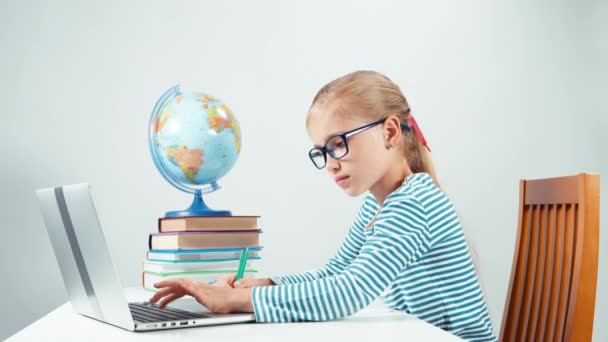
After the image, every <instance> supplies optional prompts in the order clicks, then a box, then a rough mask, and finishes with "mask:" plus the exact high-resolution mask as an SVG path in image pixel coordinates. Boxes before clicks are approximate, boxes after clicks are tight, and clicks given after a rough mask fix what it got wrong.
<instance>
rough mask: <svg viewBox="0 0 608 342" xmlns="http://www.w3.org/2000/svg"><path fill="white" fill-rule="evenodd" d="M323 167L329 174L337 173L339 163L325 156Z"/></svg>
mask: <svg viewBox="0 0 608 342" xmlns="http://www.w3.org/2000/svg"><path fill="white" fill-rule="evenodd" d="M325 167H327V171H329V172H330V173H332V172H336V171H339V170H340V161H339V160H336V159H334V158H332V157H330V156H327V165H326V166H325Z"/></svg>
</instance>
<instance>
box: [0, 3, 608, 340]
mask: <svg viewBox="0 0 608 342" xmlns="http://www.w3.org/2000/svg"><path fill="white" fill-rule="evenodd" d="M607 16H608V6H607V3H606V1H594V0H581V1H574V0H570V1H566V0H561V1H559V0H558V1H548V0H547V1H542V0H539V1H502V2H498V1H478V2H475V1H459V2H454V1H424V2H423V1H379V0H375V1H369V2H355V1H305V2H304V1H300V2H279V1H240V2H235V1H222V2H221V3H220V2H205V1H192V2H182V1H156V2H154V1H98V2H84V1H80V2H78V1H72V2H66V1H53V2H50V1H48V2H46V1H13V0H10V1H2V2H0V49H1V50H0V52H1V53H0V75H1V76H0V104H1V105H2V108H1V114H0V115H1V121H2V125H1V126H0V127H1V128H2V134H1V135H0V153H1V156H2V158H1V159H0V160H1V162H2V167H1V168H0V185H1V187H0V188H1V192H0V215H1V217H0V219H1V221H0V222H2V223H1V224H2V228H1V229H2V238H1V245H2V246H1V248H0V271H1V274H2V277H1V282H0V293H2V298H3V299H2V305H0V316H1V317H2V320H1V321H0V339H1V338H4V337H7V336H9V335H11V334H13V333H15V332H16V331H18V330H20V329H22V328H23V327H25V326H26V325H28V324H29V323H31V322H33V321H34V320H36V319H38V318H40V317H42V316H43V315H44V314H46V313H47V312H49V311H51V310H52V309H54V308H55V307H57V306H58V305H60V304H62V303H64V302H65V301H66V300H67V296H66V294H65V291H64V288H63V284H62V281H61V278H60V274H59V269H58V267H57V264H56V261H55V259H54V255H53V252H52V249H51V246H50V243H49V241H48V237H47V235H46V232H45V229H44V226H43V222H42V218H41V215H40V212H39V210H38V207H37V203H36V202H35V196H34V189H36V188H40V187H49V186H57V185H62V184H72V183H79V182H89V183H90V184H91V185H92V187H93V195H94V197H95V200H96V203H97V209H98V211H99V213H100V216H101V220H102V223H103V225H104V228H105V231H106V234H107V238H108V241H109V243H110V246H111V252H112V253H113V255H114V257H115V259H116V262H117V265H118V268H119V270H118V271H119V273H120V276H121V277H122V280H123V283H124V285H125V286H132V285H137V284H138V283H139V281H140V277H141V274H140V272H141V260H142V259H143V257H144V253H145V251H146V248H147V234H148V233H150V232H153V231H154V230H155V229H156V219H157V218H158V217H159V216H162V215H163V214H164V212H165V211H167V210H176V209H183V208H185V207H187V206H188V205H189V204H190V201H191V198H190V197H189V196H188V195H186V194H184V193H180V192H179V191H177V190H175V189H173V188H171V187H170V186H169V184H168V183H166V182H165V181H164V179H163V178H162V177H161V176H160V174H159V173H158V172H157V170H156V169H155V167H154V165H153V163H152V159H151V157H150V154H149V151H148V146H147V124H148V119H149V115H150V111H151V109H152V107H153V105H154V103H155V102H156V99H157V98H158V96H160V95H161V94H162V93H163V92H164V91H165V90H166V89H167V88H168V87H170V86H172V85H174V84H176V83H182V84H184V85H185V86H186V87H189V88H191V89H197V90H201V91H205V92H208V93H209V94H211V95H214V96H216V97H219V98H220V99H223V100H224V101H225V102H226V103H227V104H228V106H229V107H231V109H232V110H233V111H234V113H235V114H236V116H237V118H238V119H239V121H240V123H241V127H242V132H243V148H242V151H241V156H240V158H239V160H238V162H237V164H236V165H235V167H234V169H233V170H232V171H231V172H230V173H229V174H228V175H227V176H226V177H225V178H224V179H222V180H221V181H220V184H221V185H222V187H223V189H222V190H221V191H219V192H217V193H214V194H211V195H209V196H208V197H207V202H208V204H209V205H211V206H212V207H215V208H218V209H231V210H233V212H234V214H253V215H261V216H262V221H261V224H262V227H263V229H264V234H263V237H262V239H263V240H262V241H263V244H264V246H265V249H264V252H263V257H264V259H263V263H262V264H261V271H262V273H263V274H268V275H269V274H282V273H286V272H296V271H305V270H309V269H312V268H314V267H318V266H321V265H322V264H323V263H324V262H325V261H326V260H327V259H328V258H329V257H331V256H332V255H333V253H334V252H335V250H336V247H337V246H338V244H339V242H340V241H341V240H342V237H343V236H344V234H345V233H346V231H347V229H348V226H349V225H350V222H351V220H352V219H353V217H354V214H355V212H356V209H357V208H358V206H359V201H360V200H361V199H360V198H349V197H347V196H346V195H345V194H344V193H342V192H341V190H340V189H339V188H338V187H336V186H335V185H334V184H333V183H332V181H331V179H330V178H329V177H328V176H327V175H326V174H325V172H324V171H316V169H314V168H313V167H312V164H310V161H309V160H308V158H307V155H306V153H307V150H308V148H309V147H310V141H309V140H308V136H307V133H306V130H305V125H304V120H305V116H306V111H307V109H308V106H309V105H310V102H311V101H312V98H313V96H314V95H315V93H316V91H317V90H318V89H319V88H320V87H321V86H323V85H324V84H325V83H326V82H328V81H330V80H332V79H334V78H336V77H338V76H341V75H343V74H346V73H348V72H351V71H354V70H358V69H374V70H378V71H381V72H383V73H385V74H387V75H388V76H389V77H391V78H392V79H393V80H394V81H395V82H397V83H398V84H399V85H400V86H401V88H402V90H403V91H404V93H405V95H406V97H407V98H408V100H409V102H410V104H411V107H412V108H413V113H414V115H415V116H416V118H417V120H418V122H419V124H420V126H421V127H422V129H423V131H424V133H425V135H426V137H427V140H428V141H429V144H430V146H431V148H432V149H433V157H434V160H435V163H436V167H437V171H438V175H439V178H440V180H441V182H442V183H443V186H444V188H445V189H446V191H447V193H448V195H449V196H450V197H451V198H452V200H453V201H454V203H455V205H456V208H457V210H458V212H459V214H460V217H461V219H462V221H463V224H464V227H465V231H466V233H467V235H468V237H469V240H470V242H471V244H472V245H473V246H474V248H475V250H476V253H477V260H478V263H479V267H480V276H481V278H482V282H483V286H484V288H485V293H486V297H487V302H488V306H489V309H490V312H491V315H492V319H493V322H494V326H495V329H496V331H497V332H498V331H499V328H500V323H501V317H502V312H503V307H504V301H505V296H506V293H507V287H508V283H509V274H510V271H511V262H512V257H513V247H514V243H515V234H516V227H517V202H518V181H519V180H520V179H522V178H527V179H531V178H545V177H552V176H561V175H570V174H576V173H579V172H585V171H586V172H600V173H601V172H603V173H604V175H606V174H608V162H607V161H606V158H605V155H604V150H603V149H604V148H605V147H606V146H607V145H608V144H607V140H608V139H607V138H606V129H607V128H608V118H607V116H606V114H607V110H606V104H605V103H604V102H601V101H600V96H601V95H602V94H605V93H606V90H607V83H606V79H608V73H607V70H606V64H605V61H606V60H607V59H608V46H607V43H606V42H607V41H608V40H607V37H606V34H605V32H606V30H607V29H608V25H607V24H606V19H605V18H606V17H607ZM602 182H603V183H604V185H603V186H602V196H603V198H604V201H603V202H602V214H603V216H604V217H606V215H607V214H608V212H607V209H606V208H607V206H606V204H605V203H606V202H607V201H608V200H606V199H607V198H608V197H607V196H608V193H606V186H605V183H606V178H605V176H604V178H603V179H602ZM607 238H608V232H606V226H605V224H603V223H602V232H601V247H600V249H601V250H600V265H599V267H600V271H599V285H598V292H597V304H596V314H595V331H594V336H595V338H594V340H596V341H606V340H608V329H607V327H606V325H605V324H602V323H605V322H602V321H601V317H606V316H608V293H607V292H606V291H605V289H606V287H607V286H608V263H607V262H606V260H607V259H606V248H608V241H607Z"/></svg>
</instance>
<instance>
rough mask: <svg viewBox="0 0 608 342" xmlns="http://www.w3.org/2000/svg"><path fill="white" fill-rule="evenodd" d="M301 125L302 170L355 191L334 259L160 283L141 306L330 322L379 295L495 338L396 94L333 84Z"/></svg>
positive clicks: (460, 237)
mask: <svg viewBox="0 0 608 342" xmlns="http://www.w3.org/2000/svg"><path fill="white" fill-rule="evenodd" d="M306 125H307V129H308V133H309V135H310V137H311V139H312V141H313V142H314V144H315V146H314V148H312V149H311V150H310V151H309V157H310V159H311V161H312V163H313V165H314V167H316V168H318V169H322V168H326V169H327V171H328V172H329V175H330V177H332V178H333V179H334V180H335V182H336V184H337V185H338V186H339V187H341V188H342V189H343V190H344V192H346V193H347V194H348V195H350V196H359V195H360V194H362V193H364V192H367V193H366V195H365V198H364V200H363V205H362V206H361V208H360V209H359V212H358V214H357V216H356V218H355V220H354V222H353V224H352V226H351V228H350V230H349V232H348V235H347V236H346V238H345V239H344V241H343V242H342V245H341V246H340V248H339V249H338V252H337V253H336V255H335V257H333V258H331V259H330V260H329V262H328V263H327V264H326V265H325V266H323V267H322V268H320V269H317V270H314V271H310V272H305V273H301V274H293V275H285V276H277V277H273V278H270V279H254V278H244V279H242V280H241V281H239V282H237V283H234V275H231V276H229V277H224V278H220V279H219V280H218V282H217V284H216V285H215V286H213V285H209V284H205V283H200V282H196V281H192V280H189V279H178V280H168V281H162V282H160V283H157V284H155V286H156V287H157V288H160V290H159V291H158V292H157V293H156V294H155V295H154V296H153V297H152V298H151V299H150V301H151V302H152V303H155V302H156V301H158V300H159V299H161V298H162V300H161V301H160V303H159V305H160V306H161V307H164V306H165V305H167V304H168V303H169V302H171V301H173V300H174V299H176V298H179V297H181V296H183V295H185V294H188V295H191V296H193V297H195V298H196V300H197V301H198V302H199V303H201V304H203V305H204V306H206V307H207V308H208V309H209V310H211V311H213V312H218V313H229V312H254V313H255V317H256V320H257V321H258V322H290V321H319V320H333V319H339V318H342V317H345V316H349V315H352V314H353V313H355V312H357V311H359V310H361V309H363V308H364V307H365V306H367V305H368V304H370V303H371V302H372V301H374V300H375V299H376V298H377V297H379V296H382V298H383V300H384V301H385V303H386V304H387V305H388V306H390V307H391V308H394V309H396V310H401V311H404V312H406V313H408V314H410V315H414V316H416V317H418V318H420V319H423V320H425V321H427V322H429V323H431V324H434V325H436V326H438V327H440V328H442V329H444V330H446V331H448V332H451V333H453V334H455V335H457V336H459V337H461V338H464V339H466V340H471V341H495V340H496V336H495V334H494V331H493V329H492V325H491V321H490V316H489V313H488V310H487V308H486V304H485V302H484V297H483V293H482V291H481V288H480V284H479V281H478V279H477V275H476V274H475V268H474V265H473V261H472V259H471V256H470V254H469V250H468V248H467V244H466V240H465V236H464V233H463V229H462V226H461V225H460V221H459V219H458V217H457V214H456V212H455V210H454V206H453V204H452V203H451V202H450V200H449V199H448V198H447V197H446V196H445V194H444V193H443V192H442V190H441V189H440V187H439V183H438V181H437V176H436V174H435V172H434V168H433V163H432V161H431V159H430V149H429V148H428V146H427V143H426V141H425V139H424V136H423V135H422V132H421V131H420V128H419V127H418V125H417V124H416V121H415V120H414V118H413V117H412V116H411V115H410V108H409V106H408V103H407V101H406V99H405V97H404V96H403V94H402V93H401V90H400V89H399V87H398V86H397V85H396V84H395V83H393V82H392V81H391V80H390V79H389V78H387V77H386V76H384V75H382V74H380V73H377V72H373V71H357V72H354V73H351V74H348V75H345V76H343V77H340V78H338V79H336V80H334V81H332V82H330V83H329V84H327V85H326V86H324V87H323V88H321V90H320V91H319V92H318V93H317V95H316V96H315V98H314V100H313V103H312V105H311V108H310V110H309V112H308V117H307V120H306ZM218 285H219V286H218Z"/></svg>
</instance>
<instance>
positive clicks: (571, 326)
mask: <svg viewBox="0 0 608 342" xmlns="http://www.w3.org/2000/svg"><path fill="white" fill-rule="evenodd" d="M599 188H600V176H599V174H589V173H581V174H579V175H576V176H568V177H559V178H548V179H537V180H521V181H520V187H519V219H518V231H517V240H516V246H515V253H514V256H513V266H512V269H511V281H510V284H509V292H508V295H507V300H506V303H505V310H504V314H503V320H502V328H501V334H500V340H501V341H503V342H507V341H517V342H520V341H535V342H536V341H591V338H592V332H593V314H594V308H595V290H596V286H597V263H598V250H599V242H598V241H599V216H600V213H599V202H600V190H599Z"/></svg>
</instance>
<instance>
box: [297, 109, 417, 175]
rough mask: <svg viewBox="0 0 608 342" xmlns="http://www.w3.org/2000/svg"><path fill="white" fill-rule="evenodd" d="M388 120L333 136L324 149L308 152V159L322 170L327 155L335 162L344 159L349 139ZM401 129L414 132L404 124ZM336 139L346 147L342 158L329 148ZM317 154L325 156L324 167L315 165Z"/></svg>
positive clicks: (312, 149)
mask: <svg viewBox="0 0 608 342" xmlns="http://www.w3.org/2000/svg"><path fill="white" fill-rule="evenodd" d="M387 118H388V116H387V117H385V118H384V119H380V120H378V121H374V122H372V123H370V124H367V125H365V126H361V127H358V128H355V129H352V130H350V131H348V132H344V133H341V134H335V135H332V136H331V137H329V138H327V140H326V141H325V145H323V146H322V147H313V148H311V149H310V151H308V157H309V158H310V160H311V161H312V163H313V165H314V166H315V167H316V168H317V169H322V168H324V167H325V165H327V155H328V154H329V156H330V157H332V158H333V159H335V160H339V159H341V158H344V156H346V155H347V154H348V152H349V149H348V141H347V138H349V137H352V136H353V135H355V134H358V133H361V132H363V131H366V130H368V129H370V128H372V127H375V126H378V125H379V124H381V123H384V121H386V119H387ZM401 128H402V129H403V130H404V131H406V132H411V130H412V129H411V128H410V126H408V125H406V124H404V123H401ZM336 137H340V138H341V139H342V143H343V144H344V147H345V150H346V151H345V152H344V154H343V155H341V156H337V155H335V154H334V151H332V150H330V149H328V148H327V144H328V143H329V141H331V140H332V139H335V138H336ZM315 152H320V153H322V155H323V165H321V166H319V165H317V163H315V159H314V157H313V153H315Z"/></svg>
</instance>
